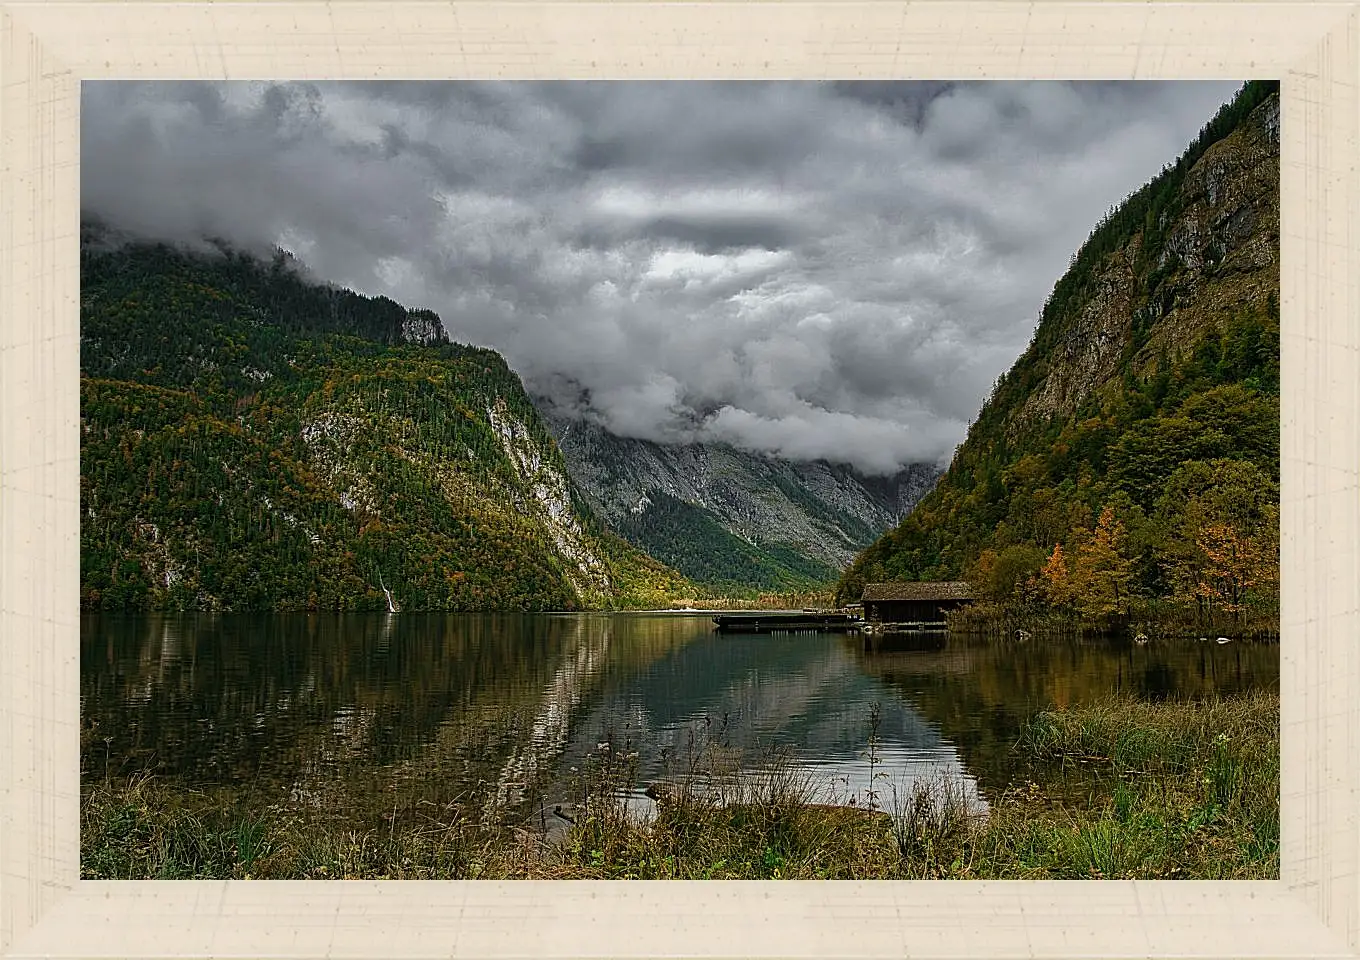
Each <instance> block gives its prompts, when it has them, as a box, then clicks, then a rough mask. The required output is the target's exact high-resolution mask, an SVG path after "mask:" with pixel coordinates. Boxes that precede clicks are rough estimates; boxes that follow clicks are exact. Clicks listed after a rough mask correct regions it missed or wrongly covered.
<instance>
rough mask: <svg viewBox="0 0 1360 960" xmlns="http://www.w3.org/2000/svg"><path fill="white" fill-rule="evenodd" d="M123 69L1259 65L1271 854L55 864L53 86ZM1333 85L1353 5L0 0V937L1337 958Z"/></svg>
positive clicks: (62, 945) (71, 433)
mask: <svg viewBox="0 0 1360 960" xmlns="http://www.w3.org/2000/svg"><path fill="white" fill-rule="evenodd" d="M131 76H138V77H201V78H228V77H230V78H246V77H254V78H285V77H287V78H334V77H352V78H359V77H390V78H429V77H471V76H495V77H643V76H648V77H658V76H661V77H679V76H712V77H788V76H799V77H927V76H935V77H981V76H1034V77H1123V78H1145V77H1208V76H1216V77H1230V78H1236V79H1245V78H1248V77H1261V78H1273V77H1278V78H1279V79H1281V80H1282V81H1283V93H1282V106H1283V111H1282V112H1283V121H1282V131H1283V139H1282V174H1283V176H1282V181H1283V186H1282V190H1283V198H1282V210H1283V214H1282V231H1281V241H1282V254H1281V256H1282V263H1283V269H1282V297H1281V302H1282V311H1283V318H1284V323H1283V335H1282V350H1283V377H1284V386H1285V390H1284V403H1283V430H1284V444H1283V471H1284V473H1283V497H1282V500H1283V503H1282V507H1283V537H1282V542H1283V546H1282V551H1283V556H1282V559H1283V568H1284V571H1285V574H1284V577H1285V581H1284V588H1285V597H1284V609H1283V636H1284V640H1283V642H1282V645H1281V653H1282V690H1283V708H1282V709H1283V741H1284V755H1283V758H1282V760H1283V796H1282V804H1283V806H1282V810H1283V826H1282V836H1283V851H1282V879H1281V880H1279V881H1278V882H1240V883H1201V882H1189V881H1166V882H1152V881H1148V882H1141V881H1140V882H1117V881H1093V882H1075V881H1074V882H1065V883H1022V882H1017V883H995V882H993V883H966V882H957V883H934V882H921V883H886V882H877V883H834V884H833V883H825V884H817V883H788V882H784V883H733V882H709V883H679V882H676V883H669V884H643V883H586V882H578V883H565V882H556V883H530V882H521V883H509V884H500V883H491V882H470V883H453V882H450V883H383V882H349V883H343V882H297V883H294V882H274V883H252V882H189V881H181V882H162V883H155V882H127V883H95V882H84V881H80V880H78V867H77V851H78V843H77V816H78V793H79V788H78V773H77V770H78V763H77V756H78V734H77V729H78V728H77V711H78V693H77V690H78V637H77V631H78V622H77V595H78V563H77V561H78V549H79V548H78V541H79V537H78V523H79V520H78V504H79V496H78V458H79V451H80V448H79V439H78V436H77V431H78V419H79V410H78V382H77V380H78V359H77V351H78V343H79V334H78V270H77V235H78V219H79V214H78V201H77V188H78V182H79V176H78V172H79V162H80V152H79V135H78V132H79V126H78V124H79V82H80V80H81V79H83V78H104V77H131ZM1358 81H1360V4H1357V3H1356V2H1344V3H1312V2H1276V3H1224V2H1190V3H1170V2H1164V0H1151V2H1139V3H1120V2H1109V3H1106V2H1042V3H1024V2H988V3H957V2H944V0H916V2H909V3H903V2H858V0H820V2H780V3H771V2H759V0H754V2H753V0H741V2H693V3H678V2H670V3H667V2H613V3H610V2H598V3H586V2H577V0H539V2H477V0H453V2H396V3H378V2H348V0H334V2H331V3H320V2H255V3H246V2H240V0H218V2H182V3H181V2H175V3H151V2H113V0H103V2H100V0H85V2H68V0H41V2H36V0H0V218H2V219H0V269H2V270H3V273H0V311H2V312H0V404H3V405H2V406H0V750H2V751H3V753H0V955H3V956H5V957H15V958H18V957H38V956H56V957H115V956H116V957H129V956H136V957H208V956H216V957H238V956H251V955H256V954H260V955H265V954H268V955H272V956H287V957H321V956H326V957H364V956H379V957H435V956H440V957H452V956H456V957H464V956H469V957H471V956H476V957H492V956H494V957H578V956H588V955H589V956H608V957H614V956H636V957H642V956H649V957H650V956H676V955H686V956H714V957H717V956H722V957H765V956H781V957H830V956H896V957H963V956H995V957H1074V958H1075V957H1081V958H1090V957H1133V956H1137V957H1170V956H1195V957H1268V958H1272V960H1278V958H1284V957H1342V956H1357V955H1360V953H1358V952H1357V951H1360V878H1358V876H1357V858H1358V856H1360V829H1357V816H1358V815H1360V792H1358V791H1357V785H1358V784H1360V722H1358V721H1360V631H1358V630H1357V628H1358V627H1360V617H1357V572H1358V568H1357V559H1358V552H1360V551H1358V548H1360V536H1358V535H1360V530H1358V529H1357V526H1358V524H1357V520H1360V510H1358V509H1357V507H1358V506H1360V485H1358V484H1357V469H1358V468H1360V455H1358V454H1360V444H1358V443H1357V438H1358V437H1360V351H1358V350H1357V347H1358V346H1360V290H1358V289H1357V288H1358V286H1360V255H1358V254H1360V172H1358V168H1360V139H1357V130H1358V129H1360V89H1358V86H1357V82H1358ZM91 159H93V160H94V161H95V162H97V158H91Z"/></svg>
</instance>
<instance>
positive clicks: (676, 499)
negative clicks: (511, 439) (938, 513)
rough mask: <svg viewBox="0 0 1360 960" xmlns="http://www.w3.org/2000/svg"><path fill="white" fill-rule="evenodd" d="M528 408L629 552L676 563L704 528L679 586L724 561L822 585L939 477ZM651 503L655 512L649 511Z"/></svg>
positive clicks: (919, 468) (930, 470)
mask: <svg viewBox="0 0 1360 960" xmlns="http://www.w3.org/2000/svg"><path fill="white" fill-rule="evenodd" d="M533 399H534V403H535V405H536V406H537V407H538V409H539V412H540V414H542V416H543V417H544V420H545V422H546V423H547V425H548V428H549V430H551V431H552V433H553V436H554V437H555V438H556V440H557V443H558V446H559V448H560V449H561V450H562V452H563V456H564V457H565V458H566V461H567V464H568V470H569V472H570V473H571V474H572V476H573V478H574V479H575V480H576V481H577V483H578V484H579V485H580V487H581V489H582V492H583V494H584V496H585V497H586V499H587V500H588V502H589V503H590V504H591V506H592V507H593V508H594V509H595V511H596V512H597V513H599V515H601V516H602V517H604V518H605V519H606V521H607V522H609V523H610V524H612V525H614V526H615V527H616V529H618V530H619V532H620V533H621V534H623V536H624V537H625V538H627V539H628V540H629V541H630V542H632V543H634V544H636V545H638V546H641V547H642V548H643V549H645V550H647V551H648V552H649V553H650V554H651V555H653V556H656V557H658V558H660V555H661V554H662V553H666V554H667V555H668V556H671V557H677V556H679V554H678V553H676V552H675V551H673V550H672V549H671V547H672V546H673V544H674V541H675V538H676V537H677V536H683V531H684V528H685V527H686V526H690V525H706V526H708V527H711V528H713V529H712V531H711V537H710V540H711V542H710V543H709V544H708V545H707V546H699V545H692V546H693V549H691V550H689V551H682V552H683V553H684V555H685V557H686V559H685V560H684V561H683V562H681V563H680V565H679V566H678V567H677V569H680V570H681V572H686V575H687V576H690V577H691V578H694V577H696V576H697V577H699V578H700V579H702V577H703V575H704V571H705V570H706V569H710V568H712V567H713V566H714V565H718V566H723V565H726V564H728V562H729V561H730V559H731V557H730V555H731V554H732V553H734V552H735V553H740V554H747V555H749V557H748V559H749V565H750V567H751V569H752V570H753V571H760V573H757V574H756V575H762V574H763V575H767V576H768V577H769V578H770V579H769V580H768V581H767V582H766V583H765V584H764V585H766V586H771V587H772V586H775V585H776V582H777V581H779V580H780V578H781V576H782V579H783V582H785V583H787V585H789V586H794V585H802V584H805V583H811V582H814V581H815V580H817V579H818V578H820V579H822V580H823V581H830V580H832V579H834V578H835V577H836V575H837V574H838V573H839V571H840V570H841V569H842V568H843V567H844V566H845V565H846V564H847V563H848V562H849V561H850V560H851V559H853V557H854V556H855V555H856V553H857V552H858V551H859V550H860V549H862V548H863V547H864V546H865V545H867V544H868V543H870V542H872V540H873V539H874V537H875V536H876V535H877V534H878V533H880V532H882V531H883V530H886V529H888V528H889V527H891V526H892V525H893V524H894V523H895V522H897V521H898V520H900V519H901V517H902V516H904V515H905V514H906V513H907V512H908V511H909V510H910V509H911V507H912V506H913V505H914V504H915V503H916V501H917V500H919V499H920V497H921V496H922V495H924V493H925V492H926V491H928V490H929V489H930V487H931V485H933V484H934V482H935V480H936V479H937V478H938V476H939V474H940V470H939V468H938V467H936V466H935V465H934V464H913V465H911V466H909V467H907V468H904V469H903V470H901V471H899V472H898V473H896V474H894V475H892V476H890V477H882V478H878V477H869V476H866V475H864V474H861V473H860V472H858V471H857V470H855V469H854V468H852V467H850V466H849V465H845V464H831V463H827V462H825V461H806V462H804V461H793V460H783V459H780V458H776V457H771V456H767V455H763V454H759V453H753V452H750V451H744V450H740V449H737V448H735V447H732V446H730V445H727V444H705V443H687V444H678V443H672V444H662V443H658V442H655V441H651V440H643V439H637V438H625V437H619V436H617V435H615V434H612V433H610V432H609V431H608V430H607V429H606V428H604V427H603V426H601V425H600V424H598V423H594V422H592V421H591V420H589V419H587V418H585V417H583V416H582V415H580V414H579V413H575V412H572V411H566V410H564V409H562V408H561V407H560V406H558V405H557V404H556V403H554V402H553V401H552V400H551V399H550V398H548V397H545V396H541V395H539V396H535V397H534V398H533ZM661 498H666V500H667V502H666V504H665V509H664V510H660V511H658V510H657V507H656V504H657V501H658V500H660V499H661ZM649 512H650V513H651V514H654V515H653V516H651V517H648V514H649ZM657 513H662V514H665V516H664V517H659V516H655V514H657ZM719 530H720V531H722V532H718V531H719ZM772 551H773V554H772ZM667 562H672V561H669V560H668V561H667ZM790 564H793V565H794V566H795V567H797V568H799V569H798V571H791V570H789V569H788V567H789V565H790Z"/></svg>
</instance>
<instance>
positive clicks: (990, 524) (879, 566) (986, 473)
mask: <svg viewBox="0 0 1360 960" xmlns="http://www.w3.org/2000/svg"><path fill="white" fill-rule="evenodd" d="M1278 87H1279V85H1278V84H1277V83H1270V82H1251V83H1248V84H1246V85H1245V86H1244V87H1243V89H1242V90H1241V91H1240V92H1239V94H1238V95H1237V97H1236V98H1235V99H1234V100H1233V101H1232V102H1231V103H1230V104H1228V105H1226V106H1225V107H1224V108H1223V109H1222V111H1220V112H1219V114H1218V115H1216V116H1215V117H1214V118H1213V119H1212V120H1211V121H1210V122H1209V123H1208V124H1207V125H1206V126H1205V128H1204V129H1203V131H1202V132H1201V133H1200V135H1199V137H1198V138H1197V139H1196V140H1195V142H1194V143H1193V144H1191V146H1190V147H1189V149H1188V150H1187V151H1186V152H1185V154H1184V155H1183V156H1181V157H1180V159H1179V160H1177V161H1176V162H1175V163H1173V164H1169V165H1168V166H1167V167H1166V168H1165V169H1164V170H1163V171H1162V173H1161V174H1159V175H1158V176H1157V177H1156V178H1154V179H1153V180H1152V181H1150V182H1149V183H1148V184H1146V185H1145V186H1143V187H1142V188H1140V189H1139V190H1138V191H1136V192H1135V193H1134V194H1133V195H1131V196H1130V197H1129V198H1128V199H1127V200H1126V201H1125V202H1124V203H1123V204H1121V205H1120V206H1119V207H1117V208H1116V209H1114V210H1113V211H1111V213H1110V214H1109V215H1108V216H1107V217H1106V218H1105V219H1104V220H1103V221H1102V222H1101V223H1100V224H1099V225H1097V227H1096V228H1095V230H1094V231H1093V232H1092V234H1091V236H1090V238H1089V239H1088V240H1087V242H1086V244H1085V245H1084V246H1083V247H1082V248H1081V249H1080V250H1079V251H1078V252H1077V253H1076V255H1075V256H1074V257H1073V259H1072V265H1071V268H1070V269H1069V270H1068V271H1067V272H1066V273H1065V274H1064V275H1063V276H1062V277H1061V278H1060V279H1059V280H1058V281H1057V283H1056V285H1055V286H1054V288H1053V292H1052V294H1051V295H1050V296H1049V298H1048V301H1047V303H1046V304H1045V305H1044V309H1043V313H1042V316H1041V318H1040V322H1039V325H1038V328H1037V330H1036V332H1035V334H1034V338H1033V340H1032V341H1031V343H1030V345H1029V348H1028V349H1027V350H1026V351H1025V353H1024V355H1022V356H1021V357H1020V358H1019V360H1017V361H1016V363H1015V365H1014V366H1013V367H1012V368H1011V370H1010V371H1009V372H1007V373H1006V374H1005V375H1004V376H1003V377H1001V378H1000V380H999V381H998V383H997V384H996V388H995V390H994V392H993V394H992V396H991V398H990V399H989V400H988V402H987V403H986V404H985V405H984V406H983V408H982V410H981V412H980V413H979V414H978V417H977V419H976V421H975V422H974V423H973V424H972V427H971V429H970V430H969V433H968V437H967V439H966V441H965V442H964V443H963V444H962V445H961V446H960V447H959V449H958V450H957V452H956V453H955V456H954V459H953V461H952V463H951V464H950V466H949V469H948V471H947V472H946V473H945V475H944V476H943V477H942V478H941V479H940V482H939V485H938V486H937V487H936V488H935V490H934V491H933V492H932V493H931V494H930V495H929V496H927V497H926V498H924V499H923V500H922V501H921V503H920V504H919V505H918V507H917V508H916V510H914V511H913V512H912V514H911V515H910V516H909V517H908V518H907V519H906V520H905V521H904V522H903V523H901V524H900V525H898V526H897V528H896V529H894V530H893V531H892V532H890V533H888V534H887V535H885V536H884V537H882V538H881V539H879V540H878V541H876V542H875V543H874V544H873V545H872V546H871V547H869V549H867V550H865V551H864V552H863V553H862V554H861V555H860V556H859V557H858V558H856V560H855V562H854V564H853V565H852V566H851V567H850V569H849V570H848V571H847V572H846V573H845V575H844V577H843V578H842V579H841V581H840V584H839V586H838V593H839V596H840V597H841V598H843V599H851V598H854V597H857V596H858V595H859V593H860V590H861V588H862V586H863V584H864V583H865V582H867V581H874V580H882V579H908V580H934V579H953V578H955V577H958V576H961V575H966V576H967V577H968V578H969V579H970V580H974V581H975V585H977V586H978V587H979V589H980V590H981V592H982V593H983V594H984V595H989V596H991V597H993V598H995V599H1001V600H1008V599H1014V598H1016V597H1023V596H1026V595H1028V596H1031V597H1033V596H1040V597H1043V598H1045V599H1046V600H1047V601H1048V602H1050V603H1053V604H1058V605H1063V604H1067V605H1076V606H1078V607H1080V608H1081V609H1082V610H1083V612H1084V613H1087V614H1092V615H1095V614H1109V613H1113V612H1116V611H1119V610H1122V609H1126V608H1127V607H1128V604H1129V602H1130V601H1131V599H1135V598H1145V599H1148V600H1155V601H1158V602H1163V601H1166V600H1171V601H1174V602H1175V603H1177V604H1178V605H1181V606H1182V607H1183V608H1188V609H1198V610H1199V611H1201V612H1203V611H1208V610H1213V609H1217V610H1222V611H1226V612H1230V613H1232V614H1234V615H1240V614H1242V613H1244V612H1247V611H1249V610H1251V609H1262V610H1268V609H1269V608H1270V607H1271V605H1272V604H1276V603H1278V588H1279V569H1278V534H1279V486H1278V483H1279V475H1280V471H1279V460H1280V424H1279V389H1280V380H1279V374H1280V339H1279V337H1280V328H1279V288H1280V104H1279V94H1278Z"/></svg>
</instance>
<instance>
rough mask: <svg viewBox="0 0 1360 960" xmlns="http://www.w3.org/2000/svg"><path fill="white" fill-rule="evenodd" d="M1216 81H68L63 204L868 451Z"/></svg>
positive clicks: (637, 416)
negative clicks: (279, 264) (214, 240)
mask: <svg viewBox="0 0 1360 960" xmlns="http://www.w3.org/2000/svg"><path fill="white" fill-rule="evenodd" d="M1236 86H1237V85H1236V84H1232V83H1224V82H1194V83H1189V82H1187V83H1169V82H1168V83H1162V82H1156V83H1150V82H1123V83H1087V82H1083V83H1061V82H1047V81H1046V82H1024V83H999V82H976V81H975V82H966V83H953V82H911V83H883V82H867V83H866V82H854V83H835V84H831V83H810V82H789V83H753V82H733V83H698V82H689V81H674V82H656V83H650V82H649V83H633V82H628V83H622V82H619V83H614V82H560V83H545V84H531V83H466V82H457V83H428V82H417V83H401V82H390V81H382V82H362V83H323V84H268V83H263V84H262V83H231V84H206V83H162V82H139V83H131V82H121V81H120V82H89V83H86V84H84V85H83V87H82V90H83V102H82V120H81V127H82V141H83V145H82V150H83V154H82V166H81V189H82V205H83V206H84V208H85V210H86V211H87V212H89V213H91V214H96V215H99V216H101V217H103V218H104V219H106V220H109V221H110V222H112V223H113V224H115V225H116V226H118V227H121V228H123V229H125V230H128V231H132V232H134V233H140V234H142V235H146V236H152V237H156V238H158V239H166V240H172V241H179V242H185V243H193V242H199V241H201V239H202V238H203V237H204V236H209V235H211V236H219V237H223V238H226V239H228V240H230V241H231V242H233V243H235V244H237V245H239V246H243V247H246V248H248V249H253V250H259V251H266V250H269V249H271V248H272V247H273V246H274V245H281V246H284V247H285V248H287V249H290V250H292V251H293V252H294V253H296V254H297V256H298V257H299V258H300V259H301V260H302V261H303V262H304V263H306V264H307V266H308V268H309V269H310V270H311V272H312V273H313V274H314V275H315V276H317V277H319V278H322V279H325V280H328V281H331V282H336V283H341V284H346V285H349V286H351V287H353V288H355V289H358V290H361V291H363V292H367V293H371V294H382V295H386V296H390V297H392V298H393V299H396V300H398V301H401V302H404V303H407V304H410V305H412V306H426V307H430V308H433V309H434V310H436V311H438V312H439V313H440V314H441V316H442V317H443V318H444V322H445V325H446V326H447V327H448V330H449V333H450V336H452V337H453V338H454V339H458V340H463V341H467V342H471V343H476V344H479V345H483V346H490V347H493V348H495V349H498V350H500V351H501V352H502V353H504V354H505V355H506V357H507V359H508V360H509V361H510V363H511V364H512V366H514V367H515V368H516V369H517V370H518V371H519V372H520V373H521V375H522V376H523V377H524V378H525V380H526V382H527V383H528V385H529V386H530V387H531V389H534V390H537V391H540V392H542V393H545V394H548V395H550V396H552V397H553V398H554V399H555V400H557V401H558V402H559V403H560V404H562V405H564V406H566V407H567V408H568V409H573V410H576V411H578V412H579V413H580V415H582V416H586V417H590V418H592V419H594V420H597V421H598V422H601V423H603V424H605V425H606V426H608V427H609V428H611V429H613V430H616V431H618V432H620V433H623V434H626V435H630V436H640V437H646V438H650V439H656V440H661V441H669V440H686V439H707V440H724V441H726V442H731V443H735V444H739V445H742V446H745V447H749V448H752V449H758V450H764V451H769V452H774V453H779V454H782V455H784V456H789V457H793V458H804V459H830V460H835V461H842V462H849V463H853V464H855V465H856V466H858V467H860V468H861V469H863V470H865V471H869V472H885V471H890V470H892V469H893V468H895V467H896V466H899V465H901V464H904V463H907V462H911V461H917V460H927V459H942V458H944V457H946V456H947V455H948V454H949V452H950V450H951V449H952V447H953V446H954V444H956V443H957V442H958V441H959V440H960V439H962V436H963V433H964V430H965V427H966V423H967V422H968V420H969V419H970V418H971V417H972V416H974V415H975V414H976V412H977V408H978V405H979V404H980V403H981V401H982V399H983V398H984V397H985V395H986V393H987V391H988V389H989V388H990V385H991V383H992V382H993V381H994V379H995V378H996V376H997V374H999V373H1000V372H1001V371H1002V370H1004V369H1006V368H1007V367H1008V366H1009V365H1010V363H1011V362H1013V360H1014V358H1015V357H1016V356H1018V355H1019V353H1020V352H1021V350H1023V348H1024V346H1025V344H1026V343H1027V342H1028V339H1029V337H1030V334H1031V333H1032V331H1033V324H1034V322H1035V319H1036V316H1037V313H1038V310H1039V307H1040V305H1041V304H1042V303H1043V300H1044V298H1045V297H1046V296H1047V294H1048V292H1049V290H1050V289H1051V287H1052V285H1053V282H1054V281H1055V280H1056V279H1057V278H1058V276H1059V275H1060V274H1061V273H1062V271H1063V270H1064V269H1065V268H1066V265H1067V262H1068V258H1069V257H1070V256H1071V254H1072V253H1073V252H1074V251H1075V249H1076V247H1077V246H1078V245H1079V244H1080V243H1081V242H1082V240H1084V239H1085V237H1086V235H1087V234H1088V233H1089V231H1090V229H1091V227H1092V226H1093V224H1094V223H1095V222H1096V221H1097V220H1098V219H1099V218H1100V216H1101V215H1102V214H1103V213H1104V212H1105V211H1106V210H1107V209H1108V208H1109V206H1110V205H1112V204H1113V203H1116V202H1118V201H1119V200H1120V199H1121V198H1122V197H1124V196H1125V195H1127V194H1128V193H1130V192H1131V191H1132V190H1134V189H1135V188H1136V187H1138V186H1139V185H1140V184H1141V183H1142V182H1143V181H1144V180H1146V179H1147V178H1148V177H1150V176H1151V175H1153V174H1155V173H1156V172H1157V171H1158V170H1159V169H1160V168H1161V166H1162V165H1163V164H1164V163H1166V162H1167V161H1169V160H1171V159H1173V158H1174V157H1175V156H1176V155H1177V154H1178V153H1179V152H1180V151H1181V150H1182V149H1183V148H1184V147H1185V145H1186V144H1187V143H1188V142H1189V141H1190V139H1192V138H1193V136H1194V135H1195V133H1196V132H1197V131H1198V130H1199V128H1200V127H1201V126H1202V125H1203V124H1204V123H1205V122H1206V121H1207V120H1208V119H1209V117H1210V116H1211V115H1212V114H1213V112H1214V111H1215V110H1216V109H1217V107H1218V106H1219V105H1220V104H1221V103H1222V102H1224V101H1225V100H1227V99H1228V98H1229V97H1230V96H1231V94H1232V92H1233V90H1234V89H1235V88H1236Z"/></svg>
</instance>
